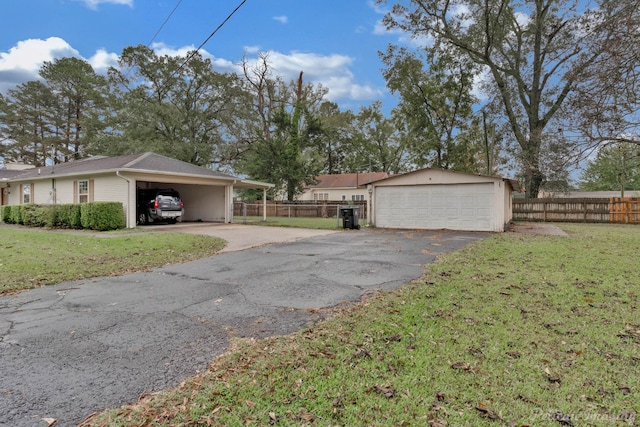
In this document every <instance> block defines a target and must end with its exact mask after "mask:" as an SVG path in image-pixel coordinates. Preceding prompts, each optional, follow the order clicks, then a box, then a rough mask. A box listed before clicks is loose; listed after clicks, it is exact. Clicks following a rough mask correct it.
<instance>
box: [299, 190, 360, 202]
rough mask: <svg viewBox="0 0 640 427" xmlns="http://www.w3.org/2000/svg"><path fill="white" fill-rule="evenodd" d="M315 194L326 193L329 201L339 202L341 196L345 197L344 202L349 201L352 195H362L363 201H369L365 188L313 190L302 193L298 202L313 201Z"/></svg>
mask: <svg viewBox="0 0 640 427" xmlns="http://www.w3.org/2000/svg"><path fill="white" fill-rule="evenodd" d="M316 193H327V194H328V195H329V199H328V200H330V201H340V200H342V196H344V197H345V199H344V200H351V197H352V196H353V195H362V196H364V200H369V194H368V193H367V190H366V189H365V188H358V189H354V188H338V189H334V188H331V189H329V188H326V189H325V188H314V189H312V190H307V191H305V192H304V193H302V194H301V195H300V196H299V197H298V200H314V198H313V195H314V194H316Z"/></svg>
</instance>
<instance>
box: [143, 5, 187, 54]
mask: <svg viewBox="0 0 640 427" xmlns="http://www.w3.org/2000/svg"><path fill="white" fill-rule="evenodd" d="M181 3H182V0H178V3H176V5H175V7H174V8H173V10H172V11H171V13H169V16H167V19H165V20H164V22H163V23H162V25H160V28H158V31H156V33H155V34H154V35H153V37H151V40H149V43H147V47H150V46H151V43H153V41H154V40H155V39H156V37H158V34H160V31H162V29H163V28H164V26H165V25H167V22H169V20H170V19H171V17H172V16H173V14H174V13H175V11H176V10H178V7H180V4H181Z"/></svg>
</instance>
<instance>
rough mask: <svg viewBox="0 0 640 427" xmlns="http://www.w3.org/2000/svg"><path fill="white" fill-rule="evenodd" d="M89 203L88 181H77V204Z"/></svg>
mask: <svg viewBox="0 0 640 427" xmlns="http://www.w3.org/2000/svg"><path fill="white" fill-rule="evenodd" d="M88 201H89V181H87V180H83V181H78V203H87V202H88Z"/></svg>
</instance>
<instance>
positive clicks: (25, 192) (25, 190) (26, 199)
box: [22, 184, 31, 203]
mask: <svg viewBox="0 0 640 427" xmlns="http://www.w3.org/2000/svg"><path fill="white" fill-rule="evenodd" d="M22 203H31V184H23V185H22Z"/></svg>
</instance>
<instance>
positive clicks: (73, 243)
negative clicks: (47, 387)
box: [0, 227, 225, 294]
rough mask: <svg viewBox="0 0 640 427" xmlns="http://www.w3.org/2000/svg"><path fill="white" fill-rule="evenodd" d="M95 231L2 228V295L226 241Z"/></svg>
mask: <svg viewBox="0 0 640 427" xmlns="http://www.w3.org/2000/svg"><path fill="white" fill-rule="evenodd" d="M97 235H99V236H100V237H96V236H97ZM97 235H96V234H95V233H89V232H60V231H46V230H40V229H29V228H16V227H0V242H2V245H0V271H1V272H2V273H1V274H0V294H3V293H9V292H16V291H21V290H24V289H30V288H35V287H38V286H43V285H51V284H55V283H60V282H65V281H69V280H77V279H86V278H89V277H96V276H110V275H120V274H124V273H128V272H132V271H137V270H144V269H148V268H152V267H157V266H161V265H164V264H168V263H176V262H183V261H188V260H192V259H198V258H203V257H205V256H210V255H213V254H215V253H216V252H218V251H219V250H220V249H222V248H223V247H224V245H225V242H224V241H223V240H222V239H217V238H212V237H206V236H196V235H190V234H182V233H145V232H140V231H131V230H125V231H123V230H120V231H116V232H104V233H99V234H97Z"/></svg>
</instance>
